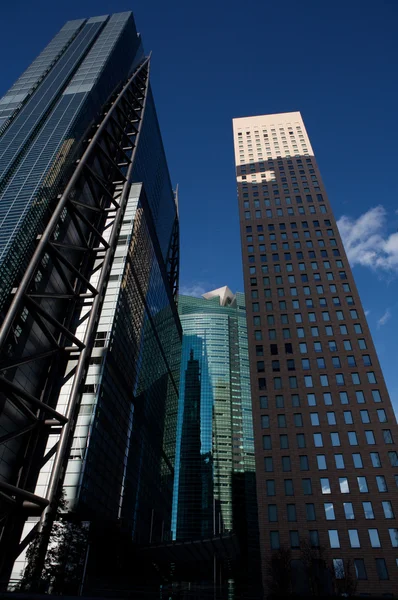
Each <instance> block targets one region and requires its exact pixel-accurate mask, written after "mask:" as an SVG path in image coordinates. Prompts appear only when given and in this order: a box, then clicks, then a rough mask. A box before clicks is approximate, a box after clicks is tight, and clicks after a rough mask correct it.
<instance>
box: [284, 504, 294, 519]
mask: <svg viewBox="0 0 398 600" xmlns="http://www.w3.org/2000/svg"><path fill="white" fill-rule="evenodd" d="M286 510H287V520H288V521H290V522H292V521H297V515H296V505H295V504H287V505H286Z"/></svg>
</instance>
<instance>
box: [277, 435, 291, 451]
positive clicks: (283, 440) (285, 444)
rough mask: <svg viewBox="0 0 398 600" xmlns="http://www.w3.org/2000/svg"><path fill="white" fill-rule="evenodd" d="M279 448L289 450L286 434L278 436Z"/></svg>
mask: <svg viewBox="0 0 398 600" xmlns="http://www.w3.org/2000/svg"><path fill="white" fill-rule="evenodd" d="M279 447H280V448H281V449H282V450H286V449H287V448H289V438H288V437H287V435H286V434H283V435H280V436H279Z"/></svg>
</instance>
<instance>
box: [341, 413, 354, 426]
mask: <svg viewBox="0 0 398 600" xmlns="http://www.w3.org/2000/svg"><path fill="white" fill-rule="evenodd" d="M343 414H344V423H345V424H346V425H352V424H353V423H354V420H353V418H352V412H351V411H350V410H345V411H344V413H343Z"/></svg>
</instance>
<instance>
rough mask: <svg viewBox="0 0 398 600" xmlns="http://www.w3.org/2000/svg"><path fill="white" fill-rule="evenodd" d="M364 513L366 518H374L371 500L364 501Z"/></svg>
mask: <svg viewBox="0 0 398 600" xmlns="http://www.w3.org/2000/svg"><path fill="white" fill-rule="evenodd" d="M362 508H363V514H364V515H365V519H374V518H375V516H374V512H373V506H372V503H371V502H362Z"/></svg>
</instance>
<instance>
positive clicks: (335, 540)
mask: <svg viewBox="0 0 398 600" xmlns="http://www.w3.org/2000/svg"><path fill="white" fill-rule="evenodd" d="M328 534H329V543H330V547H331V548H340V540H339V532H338V531H337V529H329V531H328Z"/></svg>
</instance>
